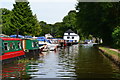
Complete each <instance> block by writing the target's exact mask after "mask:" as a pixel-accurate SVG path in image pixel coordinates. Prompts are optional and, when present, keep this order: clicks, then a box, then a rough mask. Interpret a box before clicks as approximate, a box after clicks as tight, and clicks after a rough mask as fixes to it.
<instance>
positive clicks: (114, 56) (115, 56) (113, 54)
mask: <svg viewBox="0 0 120 80" xmlns="http://www.w3.org/2000/svg"><path fill="white" fill-rule="evenodd" d="M98 48H99V50H101V51H102V52H103V54H104V55H105V56H107V57H108V58H109V59H111V60H112V61H113V62H114V63H116V64H117V65H118V66H120V53H119V52H117V51H114V50H112V49H110V48H107V47H98Z"/></svg>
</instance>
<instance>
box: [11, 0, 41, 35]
mask: <svg viewBox="0 0 120 80" xmlns="http://www.w3.org/2000/svg"><path fill="white" fill-rule="evenodd" d="M13 6H14V8H13V9H12V12H13V16H12V19H11V23H12V25H11V29H12V31H13V32H14V34H15V33H16V30H19V34H21V35H31V36H36V35H40V32H41V27H40V25H39V23H38V21H37V18H36V16H34V15H33V14H32V11H31V9H30V5H29V2H28V1H27V0H24V2H17V0H16V2H15V4H13Z"/></svg>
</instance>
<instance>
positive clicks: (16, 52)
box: [0, 37, 25, 62]
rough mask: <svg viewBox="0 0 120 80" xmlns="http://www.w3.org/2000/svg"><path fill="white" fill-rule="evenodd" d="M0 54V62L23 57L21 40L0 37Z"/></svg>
mask: <svg viewBox="0 0 120 80" xmlns="http://www.w3.org/2000/svg"><path fill="white" fill-rule="evenodd" d="M0 41H1V42H0V43H2V44H1V52H2V54H1V55H0V60H2V61H3V62H4V61H6V60H9V59H14V58H18V57H20V56H24V55H25V52H24V51H23V48H22V39H19V38H9V37H0Z"/></svg>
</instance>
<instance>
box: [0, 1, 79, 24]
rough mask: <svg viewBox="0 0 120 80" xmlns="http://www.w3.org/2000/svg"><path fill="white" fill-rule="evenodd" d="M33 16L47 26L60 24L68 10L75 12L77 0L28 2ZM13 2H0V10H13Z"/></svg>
mask: <svg viewBox="0 0 120 80" xmlns="http://www.w3.org/2000/svg"><path fill="white" fill-rule="evenodd" d="M28 1H29V2H30V7H31V10H32V12H33V14H36V15H37V19H38V20H39V21H45V22H47V23H48V24H54V23H56V22H62V19H63V18H64V16H66V15H67V14H68V12H69V11H70V10H75V5H76V4H77V0H28ZM14 3H15V0H0V8H7V9H9V10H12V9H13V4H14Z"/></svg>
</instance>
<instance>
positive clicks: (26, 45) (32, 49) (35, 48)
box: [22, 39, 40, 55]
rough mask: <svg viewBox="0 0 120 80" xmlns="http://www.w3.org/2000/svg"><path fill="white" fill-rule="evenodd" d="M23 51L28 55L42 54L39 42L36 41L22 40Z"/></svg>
mask: <svg viewBox="0 0 120 80" xmlns="http://www.w3.org/2000/svg"><path fill="white" fill-rule="evenodd" d="M22 44H23V50H24V51H25V53H26V55H30V54H38V53H40V50H39V45H38V40H36V39H22Z"/></svg>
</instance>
